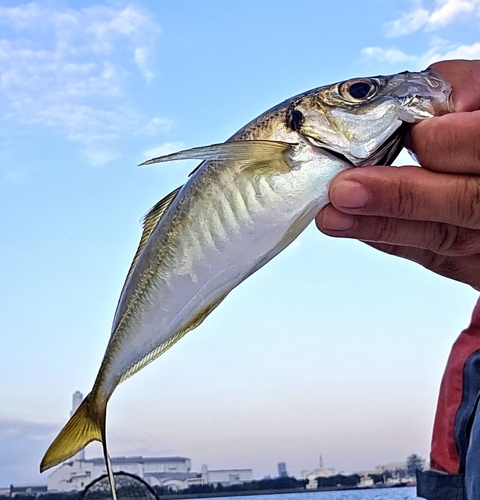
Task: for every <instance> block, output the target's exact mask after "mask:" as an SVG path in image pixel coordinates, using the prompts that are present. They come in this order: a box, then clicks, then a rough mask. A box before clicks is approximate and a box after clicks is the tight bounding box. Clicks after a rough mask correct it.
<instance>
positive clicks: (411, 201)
mask: <svg viewBox="0 0 480 500" xmlns="http://www.w3.org/2000/svg"><path fill="white" fill-rule="evenodd" d="M391 200H392V201H391V203H392V209H391V211H392V213H393V214H395V215H396V216H397V217H400V218H402V219H408V218H410V217H411V216H412V214H413V212H414V210H415V195H414V190H413V186H412V184H411V183H410V182H409V181H408V180H406V179H403V180H401V181H400V182H399V184H398V196H397V197H392V199H391Z"/></svg>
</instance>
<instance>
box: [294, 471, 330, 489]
mask: <svg viewBox="0 0 480 500" xmlns="http://www.w3.org/2000/svg"><path fill="white" fill-rule="evenodd" d="M300 474H301V476H302V479H306V480H307V481H308V483H307V486H306V488H307V490H315V489H317V487H318V481H317V477H330V476H333V475H334V474H335V469H325V468H321V469H311V470H302V471H300Z"/></svg>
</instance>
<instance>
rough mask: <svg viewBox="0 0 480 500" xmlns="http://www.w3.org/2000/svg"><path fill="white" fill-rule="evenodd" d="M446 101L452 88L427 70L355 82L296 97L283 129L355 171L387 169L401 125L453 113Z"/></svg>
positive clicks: (396, 149) (399, 144) (398, 145)
mask: <svg viewBox="0 0 480 500" xmlns="http://www.w3.org/2000/svg"><path fill="white" fill-rule="evenodd" d="M450 95H451V87H450V84H449V83H448V82H447V81H446V80H444V79H443V77H442V76H441V75H440V74H439V73H437V72H435V71H434V70H430V69H428V70H425V71H422V72H418V73H413V72H408V71H405V72H403V73H399V74H395V75H390V76H375V77H369V78H353V79H350V80H346V81H344V82H340V83H336V84H333V85H329V86H326V87H320V88H318V89H315V90H313V91H310V92H307V93H305V94H303V95H301V96H299V97H298V98H297V99H296V100H294V101H293V102H292V103H291V105H290V107H289V109H288V110H287V124H288V126H289V127H290V129H291V130H293V131H295V132H297V133H298V134H299V135H300V136H302V138H303V139H305V140H306V141H307V142H309V143H310V144H311V145H312V146H313V147H318V148H322V149H327V150H329V151H331V152H333V153H334V154H336V155H337V156H339V157H342V158H343V159H346V160H347V161H349V162H350V163H351V164H352V165H353V166H361V165H365V164H370V165H372V164H390V163H391V162H392V161H393V160H394V159H395V157H396V156H397V154H398V153H399V152H400V150H401V148H402V132H403V126H402V125H403V124H405V123H416V122H418V121H421V120H424V119H425V118H430V117H433V116H438V115H442V114H445V113H448V112H450V111H453V104H452V102H451V99H450Z"/></svg>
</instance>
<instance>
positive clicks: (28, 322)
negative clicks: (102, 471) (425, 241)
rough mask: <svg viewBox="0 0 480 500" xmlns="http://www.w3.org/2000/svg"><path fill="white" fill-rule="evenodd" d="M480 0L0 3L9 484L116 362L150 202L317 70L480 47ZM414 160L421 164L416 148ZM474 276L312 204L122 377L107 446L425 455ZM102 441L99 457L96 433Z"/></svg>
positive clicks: (302, 464)
mask: <svg viewBox="0 0 480 500" xmlns="http://www.w3.org/2000/svg"><path fill="white" fill-rule="evenodd" d="M479 25H480V1H478V0H438V1H421V0H418V1H409V0H405V1H397V2H391V1H390V0H364V1H363V2H354V1H337V2H328V3H327V2H318V1H314V0H297V1H296V2H291V1H288V2H287V1H284V0H275V2H273V1H263V2H259V1H258V0H230V1H228V2H225V1H223V0H204V1H202V2H194V1H186V0H156V1H153V0H152V1H137V2H124V1H112V2H91V1H85V2H81V4H80V3H79V2H73V1H68V0H64V1H55V0H52V1H48V2H41V3H40V2H39V3H22V2H17V1H8V0H4V1H2V2H1V5H0V141H1V148H0V199H1V203H0V224H1V228H2V230H1V234H0V255H1V259H0V273H1V274H0V275H1V276H2V279H1V280H0V303H1V314H0V342H1V344H0V345H1V350H2V361H1V363H0V380H1V384H0V401H1V402H2V404H1V405H0V486H2V485H8V484H10V483H24V482H43V481H46V477H45V475H44V476H40V474H39V473H38V472H37V470H38V464H39V462H40V460H41V457H42V455H43V453H44V451H45V449H46V448H47V446H48V445H49V444H50V442H51V440H52V439H53V437H54V436H55V435H56V433H57V431H58V430H59V429H60V427H61V426H62V425H63V424H64V423H65V421H66V419H67V417H68V413H69V410H70V405H71V395H72V393H73V392H74V391H75V390H80V391H82V392H83V393H84V394H86V393H87V392H88V391H89V390H90V388H91V385H92V383H93V380H94V377H95V375H96V372H97V369H98V366H99V363H100V361H101V358H102V355H103V352H104V349H105V346H106V343H107V340H108V336H109V331H110V324H111V321H112V317H113V313H114V310H115V306H116V301H117V299H118V295H119V293H120V289H121V286H122V284H123V280H124V277H125V274H126V272H127V270H128V267H129V264H130V261H131V258H132V256H133V253H134V251H135V249H136V246H137V243H138V240H139V237H140V230H141V225H140V220H141V217H142V216H143V214H145V213H146V212H147V211H148V209H149V208H150V207H151V206H152V205H153V204H154V203H155V202H156V201H158V200H159V199H160V198H162V197H163V196H164V195H165V194H166V193H168V192H170V191H171V190H172V189H174V188H175V187H177V186H178V185H180V184H181V183H183V181H184V179H185V178H186V176H187V175H188V173H189V172H190V171H191V170H192V169H193V167H194V166H195V164H194V163H191V162H174V163H171V164H162V165H160V166H150V167H142V168H137V167H136V165H138V163H140V162H141V161H143V160H145V159H147V158H149V157H152V156H155V155H158V154H161V153H162V152H169V151H173V150H176V149H180V148H186V147H193V146H199V145H204V144H209V143H215V142H220V141H222V140H225V139H226V138H227V137H229V136H230V135H231V134H232V133H234V132H235V131H236V130H237V129H239V128H240V127H241V126H243V125H244V124H245V123H247V122H248V121H250V120H251V119H252V118H254V117H255V116H257V115H258V114H260V113H261V112H263V111H264V110H266V109H268V108H269V107H271V106H273V105H275V104H277V103H278V102H280V101H282V100H284V99H286V98H288V97H290V96H292V95H294V94H297V93H299V92H302V91H304V90H307V89H309V88H312V87H316V86H319V85H323V84H328V83H333V82H335V81H338V80H342V79H346V78H350V77H353V76H361V75H373V74H390V73H395V72H397V71H401V70H405V69H410V70H420V69H423V68H424V67H426V66H427V65H428V64H429V63H431V62H433V61H435V60H440V59H444V58H453V57H464V58H479V57H480V42H479V41H478V32H479V31H478V30H479ZM400 163H411V160H410V159H409V157H408V156H407V155H403V156H402V157H401V159H400ZM476 297H477V294H476V293H475V292H474V291H473V290H472V289H470V288H469V287H467V286H466V285H462V284H459V283H455V282H452V281H449V280H447V279H445V278H441V277H437V276H434V275H432V274H430V273H428V272H427V271H425V270H424V269H422V268H420V267H418V266H416V265H414V264H412V263H409V262H406V261H402V260H399V259H395V258H393V257H390V256H386V255H382V254H380V253H378V252H376V251H374V250H372V249H371V248H368V247H366V246H365V245H362V244H361V243H359V242H354V241H345V240H343V241H341V240H334V239H332V238H327V237H325V236H323V235H320V234H319V233H318V231H316V230H315V228H314V227H309V228H308V229H307V231H306V232H305V233H304V234H303V235H302V236H301V237H300V238H299V240H297V242H295V243H294V244H293V245H292V246H291V247H290V248H288V249H287V250H286V251H285V252H284V253H282V254H281V255H280V256H279V257H277V258H276V259H275V260H274V261H273V262H271V263H270V264H269V265H268V266H266V267H265V268H264V269H262V270H261V271H260V272H258V273H257V274H256V275H254V276H253V277H251V278H250V279H249V280H248V281H247V282H245V283H244V284H242V285H241V286H240V287H239V288H238V289H237V290H235V291H234V292H233V293H232V294H231V295H230V296H229V297H228V299H227V300H226V301H225V302H224V303H223V304H222V306H221V307H220V308H219V309H217V310H216V311H215V313H214V314H212V315H211V317H209V318H208V319H207V320H206V321H205V322H204V324H203V325H202V326H201V327H200V328H198V329H197V330H195V331H194V332H192V333H190V334H189V335H188V336H187V337H185V339H183V340H182V341H181V342H180V343H178V344H177V345H176V346H175V347H174V348H173V349H171V350H170V351H168V352H167V353H166V354H165V355H164V356H162V358H160V359H159V360H157V361H156V362H155V363H154V364H152V365H150V366H149V367H148V368H146V369H145V370H143V371H142V372H140V373H139V374H137V375H136V376H135V377H133V378H132V379H130V380H128V381H127V382H125V383H124V384H122V385H121V386H120V387H119V388H118V389H117V391H116V392H115V394H114V396H113V398H112V400H111V402H110V406H109V415H108V437H109V446H110V451H111V454H112V455H133V454H144V455H147V454H150V455H182V456H187V457H190V458H191V459H192V461H193V468H194V469H195V470H199V469H200V466H201V464H202V463H207V464H208V465H209V467H210V468H223V467H249V468H250V467H251V468H253V469H254V476H255V477H257V478H259V477H263V476H264V475H267V474H271V475H274V474H276V464H277V462H279V461H285V462H286V463H287V468H288V471H289V472H290V473H292V474H294V475H299V474H300V470H301V469H309V468H313V467H316V466H318V455H319V454H322V456H323V461H324V465H325V466H327V467H335V468H336V469H337V471H354V470H358V469H366V468H372V467H374V466H375V465H377V464H381V463H387V462H392V461H398V460H402V459H404V458H405V457H406V456H407V455H409V454H411V453H417V454H420V455H422V456H427V454H428V447H429V439H430V432H431V426H432V420H433V415H434V410H435V403H436V396H437V392H438V386H439V383H440V379H441V375H442V372H443V367H444V364H445V361H446V358H447V356H448V353H449V349H450V346H451V344H452V342H453V341H454V339H455V337H456V336H457V334H458V333H459V331H460V330H461V329H462V328H463V327H465V326H466V325H467V324H468V322H469V318H470V313H471V310H472V308H473V305H474V303H475V300H476ZM100 454H101V452H100V449H99V447H98V446H96V445H95V444H94V445H91V446H89V447H88V448H87V456H90V457H92V456H99V455H100Z"/></svg>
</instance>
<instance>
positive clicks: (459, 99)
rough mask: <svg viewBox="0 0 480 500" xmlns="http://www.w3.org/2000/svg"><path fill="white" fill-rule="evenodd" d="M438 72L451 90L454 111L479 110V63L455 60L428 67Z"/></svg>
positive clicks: (477, 61) (476, 61)
mask: <svg viewBox="0 0 480 500" xmlns="http://www.w3.org/2000/svg"><path fill="white" fill-rule="evenodd" d="M430 67H431V68H432V69H434V70H435V71H438V72H439V73H440V74H441V75H442V76H443V77H444V78H445V79H446V80H447V81H448V82H449V83H450V85H451V86H452V88H453V96H452V98H453V103H454V105H455V111H475V110H478V109H480V61H479V60H473V61H467V60H463V59H456V60H451V61H440V62H438V63H434V64H432V65H431V66H430Z"/></svg>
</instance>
